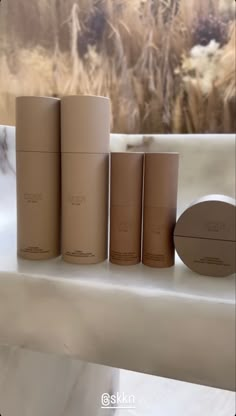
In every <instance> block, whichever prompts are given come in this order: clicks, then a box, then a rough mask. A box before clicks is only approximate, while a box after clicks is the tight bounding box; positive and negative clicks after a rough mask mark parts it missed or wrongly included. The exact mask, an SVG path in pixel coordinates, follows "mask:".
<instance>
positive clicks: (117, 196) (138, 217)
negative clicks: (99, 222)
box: [110, 153, 143, 265]
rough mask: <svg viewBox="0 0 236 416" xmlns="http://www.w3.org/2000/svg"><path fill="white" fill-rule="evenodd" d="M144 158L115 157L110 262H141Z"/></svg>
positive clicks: (136, 156) (132, 155)
mask: <svg viewBox="0 0 236 416" xmlns="http://www.w3.org/2000/svg"><path fill="white" fill-rule="evenodd" d="M142 184H143V154H142V153H112V154H111V191H110V192H111V197H110V262H111V263H114V264H119V265H132V264H137V263H139V262H140V260H141V226H142Z"/></svg>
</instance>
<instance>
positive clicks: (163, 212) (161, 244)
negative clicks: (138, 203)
mask: <svg viewBox="0 0 236 416" xmlns="http://www.w3.org/2000/svg"><path fill="white" fill-rule="evenodd" d="M178 166H179V155H178V153H146V154H145V173H144V208H143V210H144V214H143V253H142V261H143V263H144V264H145V265H146V266H150V267H171V266H173V265H174V242H173V232H174V227H175V223H176V207H177V187H178Z"/></svg>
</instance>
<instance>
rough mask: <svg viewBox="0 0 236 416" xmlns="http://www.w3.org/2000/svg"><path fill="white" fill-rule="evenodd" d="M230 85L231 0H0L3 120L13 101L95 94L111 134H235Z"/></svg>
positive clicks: (7, 120) (10, 115)
mask: <svg viewBox="0 0 236 416" xmlns="http://www.w3.org/2000/svg"><path fill="white" fill-rule="evenodd" d="M235 89H236V88H235V0H197V1H195V0H129V1H125V0H66V1H65V0H31V1H25V0H2V1H1V2H0V124H9V125H14V122H15V115H14V99H15V96H16V95H53V96H58V97H60V96H62V95H68V94H96V95H106V96H109V97H110V98H111V102H112V115H113V117H112V131H113V132H116V133H120V132H122V133H232V132H235V131H236V129H235V101H236V100H235V97H236V92H235Z"/></svg>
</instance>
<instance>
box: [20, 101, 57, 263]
mask: <svg viewBox="0 0 236 416" xmlns="http://www.w3.org/2000/svg"><path fill="white" fill-rule="evenodd" d="M16 174H17V177H16V182H17V253H18V256H20V257H23V258H25V259H30V260H43V259H48V258H51V257H56V256H58V255H59V254H60V100H58V99H56V98H51V97H17V99H16Z"/></svg>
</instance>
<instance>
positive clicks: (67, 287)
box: [0, 223, 235, 390]
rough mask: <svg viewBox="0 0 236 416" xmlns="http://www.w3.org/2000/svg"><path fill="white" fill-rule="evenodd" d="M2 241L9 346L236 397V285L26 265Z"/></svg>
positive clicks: (0, 336) (11, 236)
mask: <svg viewBox="0 0 236 416" xmlns="http://www.w3.org/2000/svg"><path fill="white" fill-rule="evenodd" d="M15 252H16V238H15V224H14V223H12V224H7V226H6V227H5V229H4V231H3V229H2V232H1V233H0V344H2V345H9V346H19V347H22V348H27V349H32V350H36V351H39V352H48V353H53V354H59V355H66V356H70V357H73V358H79V359H81V360H85V361H89V362H93V363H98V364H103V365H107V366H111V367H117V368H125V369H129V370H134V371H139V372H144V373H149V374H154V375H158V376H163V377H167V378H172V379H177V380H183V381H188V382H192V383H198V384H203V385H208V386H212V387H219V388H222V389H226V390H234V389H235V348H234V347H235V280H234V277H233V276H232V277H229V278H225V279H219V278H209V277H203V276H198V275H196V274H194V273H192V272H191V271H189V270H188V269H187V268H186V267H185V266H184V265H183V264H182V263H181V262H180V260H178V259H177V264H176V266H175V267H173V268H170V269H165V270H155V269H150V268H147V267H145V266H143V265H138V266H130V267H119V266H114V265H111V264H109V263H107V262H105V263H102V264H100V265H96V266H77V265H70V264H66V263H64V262H63V261H62V260H61V259H60V258H58V259H55V260H50V261H42V262H30V261H26V260H19V259H17V257H16V255H15Z"/></svg>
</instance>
